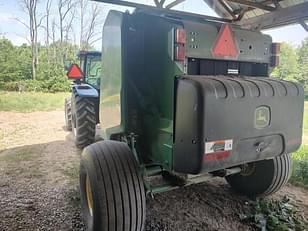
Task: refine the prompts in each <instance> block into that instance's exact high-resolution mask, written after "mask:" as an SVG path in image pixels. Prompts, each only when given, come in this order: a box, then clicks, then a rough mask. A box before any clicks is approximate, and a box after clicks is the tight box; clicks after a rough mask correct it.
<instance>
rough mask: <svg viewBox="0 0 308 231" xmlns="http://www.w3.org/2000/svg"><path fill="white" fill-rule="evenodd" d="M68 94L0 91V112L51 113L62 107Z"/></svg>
mask: <svg viewBox="0 0 308 231" xmlns="http://www.w3.org/2000/svg"><path fill="white" fill-rule="evenodd" d="M67 96H69V93H42V92H22V93H18V92H6V91H0V111H17V112H33V111H51V110H56V109H61V108H63V107H64V106H63V105H64V99H65V97H67Z"/></svg>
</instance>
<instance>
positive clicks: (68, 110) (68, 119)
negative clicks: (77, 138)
mask: <svg viewBox="0 0 308 231" xmlns="http://www.w3.org/2000/svg"><path fill="white" fill-rule="evenodd" d="M64 112H65V127H66V130H68V131H72V102H71V97H66V98H65V101H64Z"/></svg>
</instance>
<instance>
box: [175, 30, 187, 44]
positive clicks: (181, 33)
mask: <svg viewBox="0 0 308 231" xmlns="http://www.w3.org/2000/svg"><path fill="white" fill-rule="evenodd" d="M175 42H176V43H180V44H185V43H186V31H185V30H184V29H181V28H177V29H176V30H175Z"/></svg>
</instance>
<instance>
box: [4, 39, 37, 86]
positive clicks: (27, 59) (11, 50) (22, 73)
mask: <svg viewBox="0 0 308 231" xmlns="http://www.w3.org/2000/svg"><path fill="white" fill-rule="evenodd" d="M0 54H1V55H0V70H1V72H0V82H9V81H17V80H24V79H31V48H30V47H29V46H27V45H22V46H20V47H15V46H13V44H12V43H11V42H10V41H9V40H8V39H6V38H0ZM16 54H18V55H17V56H16Z"/></svg>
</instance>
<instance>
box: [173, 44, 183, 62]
mask: <svg viewBox="0 0 308 231" xmlns="http://www.w3.org/2000/svg"><path fill="white" fill-rule="evenodd" d="M174 52H175V53H174V56H175V57H174V59H175V61H184V60H185V47H184V46H183V45H176V46H175V51H174Z"/></svg>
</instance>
